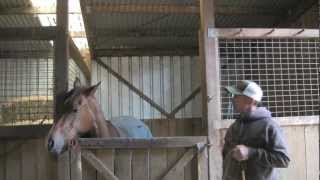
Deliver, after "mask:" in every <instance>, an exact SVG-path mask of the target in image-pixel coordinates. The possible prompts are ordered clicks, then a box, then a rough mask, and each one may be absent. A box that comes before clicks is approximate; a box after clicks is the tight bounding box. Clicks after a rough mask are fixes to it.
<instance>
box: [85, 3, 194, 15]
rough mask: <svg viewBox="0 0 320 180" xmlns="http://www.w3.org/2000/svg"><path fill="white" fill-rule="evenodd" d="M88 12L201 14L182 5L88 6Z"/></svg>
mask: <svg viewBox="0 0 320 180" xmlns="http://www.w3.org/2000/svg"><path fill="white" fill-rule="evenodd" d="M86 12H87V13H101V12H104V13H105V12H108V13H113V12H116V13H165V14H170V13H174V14H199V8H198V6H194V5H181V4H180V5H179V4H105V5H96V6H88V7H87V8H86Z"/></svg>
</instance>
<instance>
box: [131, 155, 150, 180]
mask: <svg viewBox="0 0 320 180" xmlns="http://www.w3.org/2000/svg"><path fill="white" fill-rule="evenodd" d="M149 164H150V161H149V151H148V150H146V149H137V150H133V153H132V180H148V179H149V171H150V166H149Z"/></svg>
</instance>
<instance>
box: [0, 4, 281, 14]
mask: <svg viewBox="0 0 320 180" xmlns="http://www.w3.org/2000/svg"><path fill="white" fill-rule="evenodd" d="M161 8H162V9H161ZM94 9H99V11H98V12H104V13H109V12H110V13H113V12H116V13H174V14H200V12H199V6H198V5H179V4H108V5H100V4H99V5H95V6H93V7H92V6H91V7H90V6H87V8H86V11H87V13H88V12H89V13H92V11H93V10H94ZM83 12H85V11H83ZM32 14H56V8H55V7H30V6H28V7H13V8H2V9H0V15H32ZM69 14H79V15H80V14H81V12H80V10H74V11H69ZM216 14H217V15H221V16H230V15H232V16H252V15H256V16H266V17H272V16H281V15H283V13H279V10H274V9H268V8H249V7H246V8H242V7H233V6H219V7H217V8H216Z"/></svg>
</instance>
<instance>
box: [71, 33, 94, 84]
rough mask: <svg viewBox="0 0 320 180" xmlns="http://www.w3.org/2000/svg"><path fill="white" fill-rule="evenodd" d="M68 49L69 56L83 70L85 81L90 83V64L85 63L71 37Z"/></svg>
mask: <svg viewBox="0 0 320 180" xmlns="http://www.w3.org/2000/svg"><path fill="white" fill-rule="evenodd" d="M69 50H70V57H71V58H72V59H73V60H74V62H75V63H76V64H77V65H78V67H79V68H80V69H81V71H82V72H83V74H84V76H85V78H86V80H87V83H88V84H90V82H91V68H90V64H87V63H86V62H85V60H84V58H83V57H82V55H81V53H80V51H79V49H78V47H77V46H76V45H75V43H74V42H73V40H72V38H71V37H69Z"/></svg>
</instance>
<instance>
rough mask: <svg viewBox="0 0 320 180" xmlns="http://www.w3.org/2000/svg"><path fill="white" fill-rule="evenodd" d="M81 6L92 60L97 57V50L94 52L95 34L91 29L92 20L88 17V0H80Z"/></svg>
mask: <svg viewBox="0 0 320 180" xmlns="http://www.w3.org/2000/svg"><path fill="white" fill-rule="evenodd" d="M80 7H81V12H82V19H83V24H84V28H85V31H86V36H87V40H88V46H89V52H90V60H93V59H96V56H95V52H94V47H95V44H94V36H93V33H92V31H91V29H90V27H91V26H90V22H89V18H88V13H87V12H86V7H87V1H86V0H80Z"/></svg>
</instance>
